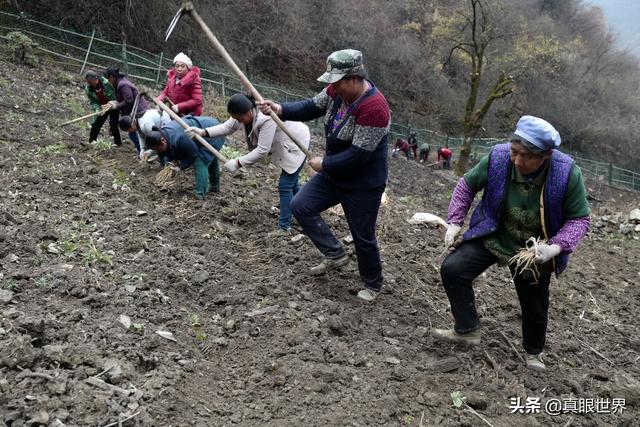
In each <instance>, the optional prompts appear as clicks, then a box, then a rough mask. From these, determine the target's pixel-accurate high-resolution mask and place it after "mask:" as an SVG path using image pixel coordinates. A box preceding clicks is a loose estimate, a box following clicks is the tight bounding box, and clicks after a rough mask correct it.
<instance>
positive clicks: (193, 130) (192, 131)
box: [184, 126, 206, 138]
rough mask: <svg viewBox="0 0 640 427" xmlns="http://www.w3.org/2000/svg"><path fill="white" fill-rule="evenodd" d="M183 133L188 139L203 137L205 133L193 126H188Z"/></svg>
mask: <svg viewBox="0 0 640 427" xmlns="http://www.w3.org/2000/svg"><path fill="white" fill-rule="evenodd" d="M184 132H185V133H186V134H187V135H188V136H189V138H195V136H196V135H200V136H204V135H205V133H206V131H205V130H204V129H200V128H197V127H193V126H189V127H188V128H187V129H185V131H184Z"/></svg>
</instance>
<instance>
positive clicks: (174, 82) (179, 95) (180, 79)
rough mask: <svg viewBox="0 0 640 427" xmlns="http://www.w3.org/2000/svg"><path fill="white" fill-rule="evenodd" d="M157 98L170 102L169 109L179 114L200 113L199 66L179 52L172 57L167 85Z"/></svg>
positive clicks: (200, 88) (200, 83) (200, 84)
mask: <svg viewBox="0 0 640 427" xmlns="http://www.w3.org/2000/svg"><path fill="white" fill-rule="evenodd" d="M159 98H160V99H161V100H163V101H165V100H166V99H167V98H168V99H169V100H170V101H171V102H172V105H171V109H172V110H173V111H175V112H176V113H178V114H180V115H181V116H185V115H187V114H189V113H193V115H194V116H200V115H202V81H201V80H200V68H198V67H196V66H194V65H193V63H192V62H191V59H189V57H188V56H187V55H185V54H184V53H182V52H180V53H179V54H177V55H176V57H175V58H173V68H172V69H171V70H169V71H167V85H166V86H165V87H164V90H163V91H162V93H161V94H160V96H159Z"/></svg>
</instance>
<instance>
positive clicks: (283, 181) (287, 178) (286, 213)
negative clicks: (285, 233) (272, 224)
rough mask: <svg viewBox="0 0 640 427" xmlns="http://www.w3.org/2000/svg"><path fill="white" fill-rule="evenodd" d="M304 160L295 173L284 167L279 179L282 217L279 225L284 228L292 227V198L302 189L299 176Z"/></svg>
mask: <svg viewBox="0 0 640 427" xmlns="http://www.w3.org/2000/svg"><path fill="white" fill-rule="evenodd" d="M303 166H304V162H302V164H301V165H300V167H299V168H298V170H297V171H295V172H294V173H288V172H287V171H286V170H284V169H282V173H280V180H279V181H278V193H279V194H280V219H279V220H278V227H279V228H281V229H283V230H288V229H289V228H291V200H292V199H293V196H295V195H296V194H298V190H300V183H299V179H298V178H299V176H300V171H301V170H302V167H303Z"/></svg>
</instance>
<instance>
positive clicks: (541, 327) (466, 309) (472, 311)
mask: <svg viewBox="0 0 640 427" xmlns="http://www.w3.org/2000/svg"><path fill="white" fill-rule="evenodd" d="M496 262H497V259H496V257H495V256H494V255H493V254H492V253H491V252H489V251H488V250H487V249H486V248H485V247H484V245H483V244H482V240H481V239H476V240H470V241H465V242H463V243H462V244H460V246H458V248H457V249H456V250H455V251H453V252H451V253H450V254H449V255H448V256H447V257H446V258H445V260H444V261H443V262H442V267H441V268H440V275H441V276H442V284H443V286H444V289H445V291H446V292H447V297H448V298H449V303H450V304H451V313H452V314H453V317H454V319H455V328H454V329H455V331H456V332H458V333H466V332H471V331H473V330H475V329H478V328H479V327H480V321H479V320H478V312H477V311H476V304H475V294H474V292H473V287H472V282H473V280H474V279H475V278H476V277H478V276H479V275H480V274H481V273H482V272H483V271H485V270H486V269H487V268H489V267H490V266H491V265H493V264H495V263H496ZM511 274H512V275H513V269H512V270H511ZM550 280H551V274H543V275H541V276H540V278H539V279H538V283H536V284H534V283H533V282H534V280H533V278H524V277H522V276H521V275H520V274H517V275H516V276H515V277H514V280H513V281H514V283H515V287H516V292H517V294H518V299H519V300H520V309H521V310H522V346H523V347H524V349H525V351H526V352H527V353H529V354H539V353H541V352H542V350H543V349H544V342H545V337H546V335H547V321H548V312H549V281H550Z"/></svg>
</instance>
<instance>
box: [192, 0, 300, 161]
mask: <svg viewBox="0 0 640 427" xmlns="http://www.w3.org/2000/svg"><path fill="white" fill-rule="evenodd" d="M184 11H185V12H187V13H189V14H190V15H191V17H192V18H193V20H194V21H196V23H197V24H198V25H199V26H200V28H202V31H204V33H205V34H206V36H207V38H208V39H209V41H210V42H211V44H212V45H213V47H214V48H215V50H216V51H217V52H218V53H219V54H220V56H222V59H223V60H224V62H225V63H226V64H227V65H228V66H229V68H231V70H232V71H233V72H234V73H235V74H236V76H238V78H239V79H240V82H241V83H242V85H243V86H244V87H245V89H246V90H247V91H249V93H251V95H253V98H254V99H255V100H256V101H258V102H262V101H264V98H263V97H262V95H260V93H259V92H258V91H257V90H256V88H255V87H254V86H253V84H251V82H250V81H249V79H247V76H245V75H244V73H243V72H242V70H241V69H240V68H239V67H238V66H237V65H236V63H235V62H234V61H233V59H232V58H231V55H229V53H228V52H227V50H226V49H225V48H224V46H222V44H221V43H220V42H219V41H218V39H217V38H216V36H215V35H213V33H212V32H211V30H210V29H209V27H208V26H207V24H205V22H204V21H203V20H202V18H201V17H200V15H198V12H196V10H195V8H194V6H193V4H192V3H191V2H188V3H186V4H185V5H184ZM270 116H271V118H272V119H273V121H274V122H276V124H277V125H278V127H280V129H282V131H283V132H284V133H285V134H287V136H288V137H289V138H290V139H291V141H293V143H294V144H296V145H297V146H298V148H299V149H300V150H301V151H302V152H303V153H304V154H305V156H307V158H309V159H310V158H311V157H312V156H313V155H312V154H311V151H309V149H307V147H305V146H304V145H303V144H302V143H301V142H300V141H298V139H297V138H296V137H295V136H293V134H292V133H291V132H290V131H289V129H287V127H286V126H285V124H284V123H283V122H282V120H280V117H278V115H277V114H276V113H275V112H274V111H271V113H270Z"/></svg>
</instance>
